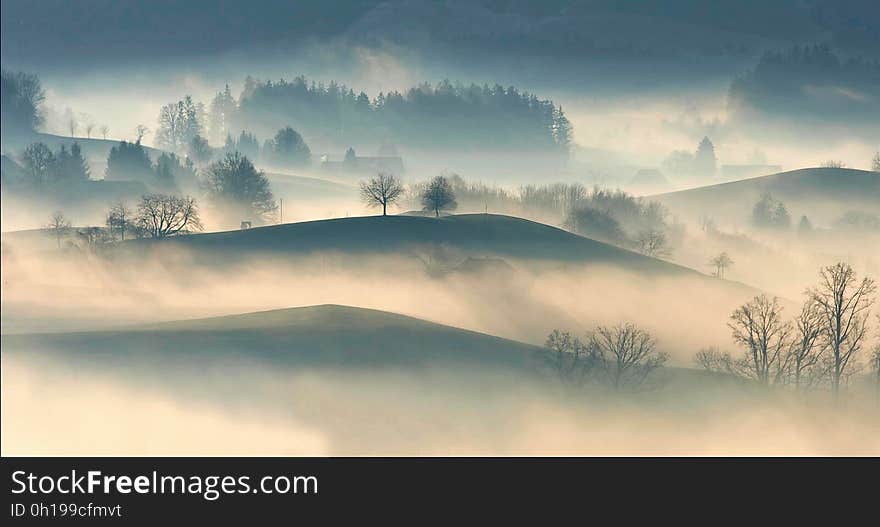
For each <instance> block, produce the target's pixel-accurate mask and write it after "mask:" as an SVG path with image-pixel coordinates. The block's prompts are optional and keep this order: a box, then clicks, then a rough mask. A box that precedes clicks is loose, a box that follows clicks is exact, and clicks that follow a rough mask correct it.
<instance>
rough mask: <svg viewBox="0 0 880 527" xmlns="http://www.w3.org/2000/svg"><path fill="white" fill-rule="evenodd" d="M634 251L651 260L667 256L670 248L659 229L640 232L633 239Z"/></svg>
mask: <svg viewBox="0 0 880 527" xmlns="http://www.w3.org/2000/svg"><path fill="white" fill-rule="evenodd" d="M635 244H636V249H637V250H638V251H639V252H640V253H642V254H644V255H646V256H650V257H652V258H663V257H665V256H669V254H670V252H671V251H670V248H669V243H668V241H667V239H666V233H665V232H663V231H662V230H660V229H648V230H646V231H642V232H640V233H639V234H638V236H636V239H635Z"/></svg>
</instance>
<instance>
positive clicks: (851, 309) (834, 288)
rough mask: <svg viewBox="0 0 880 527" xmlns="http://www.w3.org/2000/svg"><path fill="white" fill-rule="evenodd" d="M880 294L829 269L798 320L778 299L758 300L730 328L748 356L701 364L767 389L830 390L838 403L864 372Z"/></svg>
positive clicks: (712, 357) (708, 357)
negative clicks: (861, 366)
mask: <svg viewBox="0 0 880 527" xmlns="http://www.w3.org/2000/svg"><path fill="white" fill-rule="evenodd" d="M876 291H877V287H876V284H875V282H874V280H872V279H871V278H868V277H864V278H862V279H861V280H860V279H858V277H857V275H856V272H855V271H854V270H853V268H852V267H851V266H850V265H848V264H845V263H838V264H835V265H832V266H828V267H825V268H823V269H821V271H820V280H819V284H818V285H817V286H815V287H813V288H811V289H809V290H808V291H807V293H806V296H807V298H806V301H805V303H804V305H803V307H802V308H801V310H800V313H798V314H797V315H796V316H795V317H794V318H793V319H792V320H786V319H785V317H784V313H783V308H782V306H781V305H780V302H779V299H778V298H775V297H774V298H768V297H767V296H766V295H758V296H756V297H755V298H753V299H752V300H751V301H749V302H747V303H745V304H743V305H742V306H740V307H739V308H737V309H736V311H734V312H733V314H732V315H731V317H730V322H729V324H728V325H729V327H730V329H731V331H732V337H733V340H734V342H735V343H736V344H738V345H739V346H741V347H742V348H743V353H742V354H741V355H739V356H733V355H731V354H730V353H726V352H724V353H722V352H720V351H719V350H718V349H714V348H712V349H705V350H702V351H700V352H699V353H698V354H697V356H696V358H695V361H696V362H697V364H698V365H700V366H701V367H702V368H704V369H706V370H709V371H714V372H720V373H725V374H729V375H733V376H735V377H739V378H742V379H748V380H751V381H754V382H756V383H758V384H761V385H765V386H771V385H791V386H793V387H794V388H795V389H796V390H798V391H803V390H807V389H810V388H816V387H819V386H823V385H824V386H828V387H829V388H830V389H831V391H832V393H833V394H834V396H835V397H837V396H838V394H839V392H840V389H841V387H842V386H843V385H845V384H846V383H847V380H848V379H849V378H850V377H851V376H852V375H853V374H855V373H857V372H858V371H859V361H858V357H859V354H860V352H861V351H862V350H863V349H864V348H865V346H866V343H867V340H868V338H869V337H868V335H869V332H868V331H869V324H868V322H869V316H870V310H871V307H872V306H873V304H874V302H875V296H874V295H875V293H876ZM878 351H880V350H878ZM872 360H873V361H874V362H876V361H877V358H876V357H874V358H873V359H872Z"/></svg>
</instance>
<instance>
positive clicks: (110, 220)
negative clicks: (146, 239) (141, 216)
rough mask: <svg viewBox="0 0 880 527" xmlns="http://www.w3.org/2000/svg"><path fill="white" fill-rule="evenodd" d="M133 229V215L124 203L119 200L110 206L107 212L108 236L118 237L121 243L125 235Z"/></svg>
mask: <svg viewBox="0 0 880 527" xmlns="http://www.w3.org/2000/svg"><path fill="white" fill-rule="evenodd" d="M133 227H134V213H133V212H132V210H131V209H130V208H128V206H127V205H126V204H125V202H124V201H122V200H119V201H117V202H116V203H114V204H113V205H111V206H110V210H109V211H108V212H107V229H108V230H109V231H110V236H111V237H112V236H116V235H118V236H119V238H120V239H121V240H122V241H125V233H126V232H131V231H132V230H133Z"/></svg>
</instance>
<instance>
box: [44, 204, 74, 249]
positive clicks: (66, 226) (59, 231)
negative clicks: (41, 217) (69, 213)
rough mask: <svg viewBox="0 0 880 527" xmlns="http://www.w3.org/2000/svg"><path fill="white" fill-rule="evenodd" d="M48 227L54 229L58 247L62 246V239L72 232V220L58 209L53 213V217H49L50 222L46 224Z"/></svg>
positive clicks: (53, 232)
mask: <svg viewBox="0 0 880 527" xmlns="http://www.w3.org/2000/svg"><path fill="white" fill-rule="evenodd" d="M46 228H47V229H50V230H51V231H52V234H53V235H54V236H55V242H56V243H57V244H58V248H59V249H60V248H61V239H62V238H64V237H65V236H67V234H68V233H69V232H70V220H68V219H67V218H66V217H65V216H64V214H62V213H61V211H57V212H55V213H54V214H52V217H51V218H50V219H49V224H48V225H47V226H46Z"/></svg>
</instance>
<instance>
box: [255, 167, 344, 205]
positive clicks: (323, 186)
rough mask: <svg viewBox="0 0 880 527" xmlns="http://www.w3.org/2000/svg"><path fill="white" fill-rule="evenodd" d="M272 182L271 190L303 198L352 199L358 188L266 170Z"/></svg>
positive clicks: (281, 194) (275, 192)
mask: <svg viewBox="0 0 880 527" xmlns="http://www.w3.org/2000/svg"><path fill="white" fill-rule="evenodd" d="M266 177H268V178H269V182H270V183H271V184H272V192H273V193H274V194H275V195H277V196H280V197H282V198H284V197H285V196H291V197H295V198H297V199H299V200H303V199H338V198H342V199H352V198H353V197H356V196H357V192H358V189H357V188H356V187H355V186H353V185H346V184H345V183H337V182H336V181H330V180H327V179H321V178H316V177H308V176H294V175H291V174H282V173H278V172H266Z"/></svg>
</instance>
